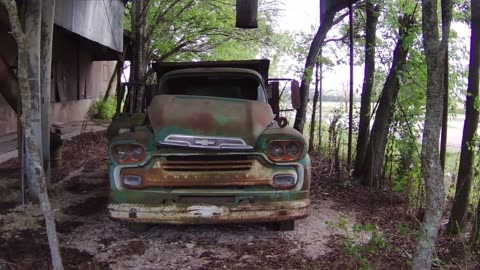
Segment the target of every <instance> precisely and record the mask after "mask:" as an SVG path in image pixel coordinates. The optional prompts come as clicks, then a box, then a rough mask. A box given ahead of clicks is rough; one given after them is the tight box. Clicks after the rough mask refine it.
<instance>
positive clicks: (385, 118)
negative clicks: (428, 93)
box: [360, 14, 414, 187]
mask: <svg viewBox="0 0 480 270" xmlns="http://www.w3.org/2000/svg"><path fill="white" fill-rule="evenodd" d="M399 21H400V27H399V33H400V34H399V39H398V41H397V44H396V46H395V49H394V51H393V58H392V66H391V68H390V72H389V74H388V76H387V79H386V80H385V84H384V86H383V90H382V95H381V96H380V101H379V104H378V108H377V112H376V114H375V120H374V122H373V127H372V131H371V134H370V140H369V142H368V147H367V155H366V157H365V162H364V165H363V170H362V173H361V176H360V178H361V182H362V184H363V185H366V186H367V185H368V186H375V187H380V186H381V185H382V183H383V181H382V179H381V178H382V167H383V160H384V158H385V147H386V145H387V138H388V130H389V127H390V123H391V120H392V114H393V108H394V106H395V102H396V101H397V96H398V92H399V90H400V82H399V76H400V75H401V73H402V72H403V71H404V70H405V65H406V60H407V55H408V49H409V48H410V44H409V43H407V42H408V41H409V40H412V39H411V38H409V35H411V34H412V33H411V27H413V24H414V15H413V14H405V15H404V16H403V17H402V18H400V20H399Z"/></svg>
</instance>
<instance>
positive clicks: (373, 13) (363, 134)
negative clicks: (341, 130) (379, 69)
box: [353, 0, 380, 177]
mask: <svg viewBox="0 0 480 270" xmlns="http://www.w3.org/2000/svg"><path fill="white" fill-rule="evenodd" d="M379 10H380V7H379V5H376V6H375V7H374V6H373V4H372V0H368V1H367V5H366V13H367V21H366V26H365V73H364V79H363V87H362V98H361V103H360V121H359V126H358V137H357V149H356V156H355V166H354V171H353V176H354V177H359V176H360V175H361V171H362V168H363V164H364V162H365V156H366V155H367V146H368V135H369V131H370V112H371V107H370V103H371V96H372V90H373V80H374V77H375V48H376V32H377V22H378V16H379Z"/></svg>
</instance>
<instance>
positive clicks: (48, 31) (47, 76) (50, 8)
mask: <svg viewBox="0 0 480 270" xmlns="http://www.w3.org/2000/svg"><path fill="white" fill-rule="evenodd" d="M54 16H55V0H42V24H41V30H42V34H41V67H40V69H41V82H42V83H41V86H42V88H41V95H42V98H41V101H42V110H41V111H42V112H41V128H42V145H43V149H42V150H43V151H42V154H43V165H44V167H43V168H44V169H45V177H46V178H47V185H48V184H49V183H50V182H51V171H50V117H49V112H50V93H51V78H52V40H53V21H54Z"/></svg>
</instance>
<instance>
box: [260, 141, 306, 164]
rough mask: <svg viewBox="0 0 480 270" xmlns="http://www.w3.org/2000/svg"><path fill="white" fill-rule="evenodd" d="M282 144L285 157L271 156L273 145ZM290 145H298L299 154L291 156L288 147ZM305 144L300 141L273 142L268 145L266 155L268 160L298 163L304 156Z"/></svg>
mask: <svg viewBox="0 0 480 270" xmlns="http://www.w3.org/2000/svg"><path fill="white" fill-rule="evenodd" d="M275 144H280V145H282V147H283V155H282V156H280V157H275V156H273V155H272V154H271V149H272V145H275ZM290 144H296V145H297V146H298V153H296V154H295V155H293V156H291V155H289V154H288V153H287V146H288V145H290ZM303 151H304V144H303V142H302V141H300V140H271V141H269V142H268V144H267V150H266V154H267V156H268V158H269V159H270V160H272V161H274V162H293V161H298V160H299V159H300V158H301V157H302V156H303Z"/></svg>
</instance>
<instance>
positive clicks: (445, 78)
mask: <svg viewBox="0 0 480 270" xmlns="http://www.w3.org/2000/svg"><path fill="white" fill-rule="evenodd" d="M448 65H449V61H448V46H447V49H446V50H445V57H444V59H443V66H444V67H445V68H444V70H443V88H444V90H443V91H444V94H443V114H442V133H441V135H440V164H441V165H442V170H443V171H445V162H446V156H447V131H448V96H449V91H448V73H449V71H448Z"/></svg>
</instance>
